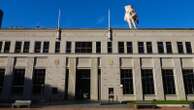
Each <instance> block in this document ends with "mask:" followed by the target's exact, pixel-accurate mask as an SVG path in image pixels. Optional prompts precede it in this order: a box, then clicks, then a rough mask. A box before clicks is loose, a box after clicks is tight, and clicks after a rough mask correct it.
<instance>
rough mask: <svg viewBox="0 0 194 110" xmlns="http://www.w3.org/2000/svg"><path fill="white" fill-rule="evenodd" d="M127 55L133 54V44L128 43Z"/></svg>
mask: <svg viewBox="0 0 194 110" xmlns="http://www.w3.org/2000/svg"><path fill="white" fill-rule="evenodd" d="M127 53H133V44H132V42H127Z"/></svg>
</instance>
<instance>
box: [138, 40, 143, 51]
mask: <svg viewBox="0 0 194 110" xmlns="http://www.w3.org/2000/svg"><path fill="white" fill-rule="evenodd" d="M138 52H139V53H144V43H143V42H138Z"/></svg>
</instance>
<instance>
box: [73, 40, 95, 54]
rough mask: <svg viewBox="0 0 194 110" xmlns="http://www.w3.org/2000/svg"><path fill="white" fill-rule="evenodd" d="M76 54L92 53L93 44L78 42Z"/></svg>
mask: <svg viewBox="0 0 194 110" xmlns="http://www.w3.org/2000/svg"><path fill="white" fill-rule="evenodd" d="M75 52H76V53H92V42H76V44H75Z"/></svg>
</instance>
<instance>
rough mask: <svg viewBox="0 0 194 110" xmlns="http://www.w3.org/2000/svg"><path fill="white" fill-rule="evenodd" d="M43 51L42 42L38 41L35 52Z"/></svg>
mask: <svg viewBox="0 0 194 110" xmlns="http://www.w3.org/2000/svg"><path fill="white" fill-rule="evenodd" d="M40 52H41V42H40V41H36V42H35V47H34V53H40Z"/></svg>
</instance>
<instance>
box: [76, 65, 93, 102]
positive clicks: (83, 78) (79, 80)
mask: <svg viewBox="0 0 194 110" xmlns="http://www.w3.org/2000/svg"><path fill="white" fill-rule="evenodd" d="M75 96H76V99H80V100H84V99H86V100H87V99H90V70H89V69H77V71H76V94H75Z"/></svg>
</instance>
